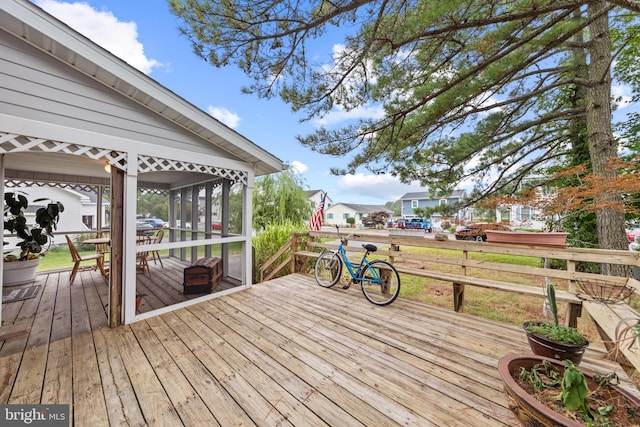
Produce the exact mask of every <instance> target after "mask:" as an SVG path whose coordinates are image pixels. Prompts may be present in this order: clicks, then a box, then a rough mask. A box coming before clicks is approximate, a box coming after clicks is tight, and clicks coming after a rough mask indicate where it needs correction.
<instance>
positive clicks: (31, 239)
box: [3, 192, 64, 286]
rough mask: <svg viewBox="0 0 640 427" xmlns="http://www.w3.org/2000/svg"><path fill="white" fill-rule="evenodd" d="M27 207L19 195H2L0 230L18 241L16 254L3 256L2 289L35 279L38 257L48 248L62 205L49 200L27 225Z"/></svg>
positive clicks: (25, 201)
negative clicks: (2, 207) (2, 208)
mask: <svg viewBox="0 0 640 427" xmlns="http://www.w3.org/2000/svg"><path fill="white" fill-rule="evenodd" d="M44 200H47V199H37V200H34V203H35V202H41V201H44ZM28 207H29V202H28V201H27V198H26V197H25V196H23V195H22V194H18V193H13V192H11V193H5V195H4V229H5V230H6V231H8V232H10V233H13V234H15V235H16V236H17V237H18V239H20V240H19V241H18V243H17V244H16V246H17V247H19V248H20V252H19V254H17V255H16V254H14V253H11V251H7V252H6V253H5V255H4V269H3V284H4V286H12V285H19V284H23V283H28V282H32V281H33V280H34V279H35V272H36V268H37V267H38V264H39V257H40V256H42V255H44V254H45V253H46V252H47V250H48V249H49V247H50V246H51V238H52V237H53V231H54V230H55V229H56V228H57V225H58V221H59V220H60V213H61V212H63V211H64V206H63V205H62V203H60V202H51V201H49V203H47V206H46V207H41V208H39V209H38V210H37V211H36V217H35V224H33V225H32V226H29V225H28V224H27V218H26V216H25V211H26V210H27V208H28ZM6 244H7V242H4V245H6Z"/></svg>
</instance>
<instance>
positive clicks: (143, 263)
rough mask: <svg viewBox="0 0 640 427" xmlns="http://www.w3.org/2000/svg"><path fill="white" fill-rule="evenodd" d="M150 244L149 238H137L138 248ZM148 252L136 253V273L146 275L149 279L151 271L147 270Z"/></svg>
mask: <svg viewBox="0 0 640 427" xmlns="http://www.w3.org/2000/svg"><path fill="white" fill-rule="evenodd" d="M150 243H151V238H150V237H149V236H138V239H137V244H138V247H140V246H143V245H149V244H150ZM148 258H149V251H142V252H137V253H136V271H139V272H141V273H143V274H145V273H146V274H148V275H149V277H151V270H150V269H149V262H148Z"/></svg>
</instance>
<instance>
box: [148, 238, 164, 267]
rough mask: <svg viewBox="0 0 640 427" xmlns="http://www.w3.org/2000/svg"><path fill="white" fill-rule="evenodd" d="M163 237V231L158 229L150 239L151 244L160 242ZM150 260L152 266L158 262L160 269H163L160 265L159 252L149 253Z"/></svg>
mask: <svg viewBox="0 0 640 427" xmlns="http://www.w3.org/2000/svg"><path fill="white" fill-rule="evenodd" d="M163 237H164V229H160V230H158V232H157V233H156V235H155V236H153V237H152V238H151V243H154V244H155V243H160V242H162V238H163ZM151 258H152V259H153V263H154V264H157V262H156V260H157V261H160V267H162V268H164V265H162V258H160V252H158V251H151Z"/></svg>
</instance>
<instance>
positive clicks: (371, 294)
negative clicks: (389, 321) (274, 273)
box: [314, 225, 400, 305]
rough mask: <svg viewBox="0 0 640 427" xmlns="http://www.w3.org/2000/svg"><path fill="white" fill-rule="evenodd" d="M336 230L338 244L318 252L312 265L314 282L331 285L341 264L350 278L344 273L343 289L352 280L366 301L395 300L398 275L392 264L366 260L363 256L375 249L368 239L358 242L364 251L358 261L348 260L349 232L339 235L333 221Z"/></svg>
mask: <svg viewBox="0 0 640 427" xmlns="http://www.w3.org/2000/svg"><path fill="white" fill-rule="evenodd" d="M336 230H337V231H338V236H339V237H340V246H339V247H338V249H336V250H327V251H324V252H322V253H321V254H320V256H319V257H318V259H317V260H316V265H315V268H314V275H315V277H316V282H318V284H319V285H320V286H323V287H325V288H330V287H332V286H333V285H335V284H336V283H338V281H339V280H340V278H341V277H342V266H343V265H345V266H346V267H347V271H348V272H349V275H350V276H351V279H350V280H349V279H348V277H347V284H346V285H345V286H343V288H344V289H347V288H349V286H350V285H351V284H352V283H355V284H357V283H360V286H361V287H362V293H363V294H364V296H365V298H366V299H367V300H369V302H372V303H373V304H376V305H388V304H391V303H392V302H393V301H395V299H396V298H398V294H400V275H399V274H398V272H397V271H396V269H395V268H394V267H393V265H391V264H389V263H388V262H387V261H383V260H373V261H369V260H368V259H367V256H368V255H369V254H370V253H373V252H375V251H377V250H378V248H377V247H376V246H375V245H372V244H371V243H364V244H363V245H362V247H363V248H364V249H365V254H364V255H363V257H362V260H361V261H360V264H355V263H351V262H350V261H349V259H348V258H347V251H346V250H345V247H344V246H345V242H346V241H347V240H348V239H349V237H351V235H349V236H347V237H346V238H345V237H343V236H342V235H341V234H340V228H339V227H338V226H337V225H336Z"/></svg>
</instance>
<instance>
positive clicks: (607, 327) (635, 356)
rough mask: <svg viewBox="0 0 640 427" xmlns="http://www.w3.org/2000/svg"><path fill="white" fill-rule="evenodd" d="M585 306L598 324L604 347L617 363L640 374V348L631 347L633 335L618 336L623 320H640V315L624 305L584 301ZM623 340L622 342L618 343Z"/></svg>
mask: <svg viewBox="0 0 640 427" xmlns="http://www.w3.org/2000/svg"><path fill="white" fill-rule="evenodd" d="M583 306H584V309H585V310H586V311H587V313H589V316H591V318H592V319H593V321H594V323H595V324H596V326H597V328H598V332H599V334H600V337H601V338H602V341H603V342H604V345H605V346H606V347H607V349H608V350H610V351H611V352H612V354H613V355H614V356H615V357H616V360H617V362H618V363H620V365H622V366H624V367H626V368H630V367H633V368H635V369H636V370H637V371H638V372H640V347H638V346H636V347H634V346H633V345H631V344H632V339H633V338H632V335H631V333H628V334H627V335H626V336H624V337H620V336H616V335H617V333H619V332H620V329H621V328H620V327H619V325H620V322H621V321H622V320H623V319H629V318H635V319H640V314H638V312H636V311H634V310H633V309H632V308H631V307H629V306H628V305H627V304H623V303H618V304H604V303H601V302H598V301H584V302H583ZM638 321H640V320H638ZM629 324H630V323H629ZM621 338H622V340H621V341H618V340H619V339H621ZM625 365H626V366H625Z"/></svg>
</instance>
